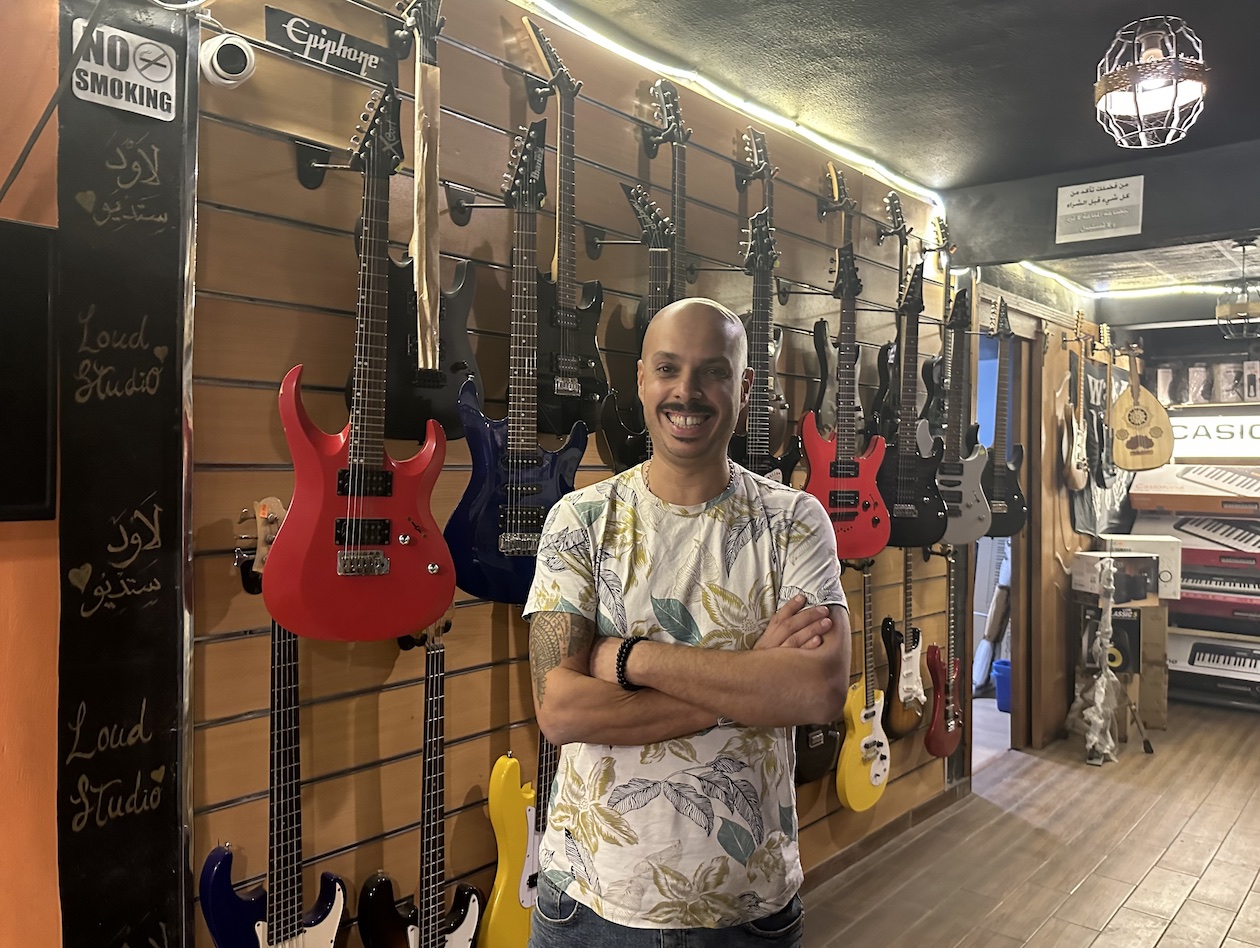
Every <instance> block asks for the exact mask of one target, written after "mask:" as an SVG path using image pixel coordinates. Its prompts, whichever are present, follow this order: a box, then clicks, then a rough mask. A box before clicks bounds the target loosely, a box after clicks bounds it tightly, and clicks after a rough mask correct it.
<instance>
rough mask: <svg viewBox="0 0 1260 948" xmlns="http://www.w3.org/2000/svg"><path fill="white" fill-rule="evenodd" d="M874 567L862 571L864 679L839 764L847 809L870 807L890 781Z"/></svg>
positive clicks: (854, 693)
mask: <svg viewBox="0 0 1260 948" xmlns="http://www.w3.org/2000/svg"><path fill="white" fill-rule="evenodd" d="M871 585H872V584H871V568H870V565H869V564H868V565H867V566H866V568H865V569H863V570H862V648H863V662H864V664H863V666H862V678H861V680H860V681H858V682H856V683H855V684H852V685H850V686H849V695H848V698H846V699H845V702H844V743H843V744H841V745H840V763H839V765H838V766H837V767H836V795H837V796H839V797H840V802H841V803H842V804H844V806H845V807H846V808H847V809H850V810H854V811H861V810H869V809H870V808H871V807H873V806H874V805H875V804H876V803H877V802H878V801H879V798H880V797H881V796H883V795H884V787H885V786H886V785H887V782H888V770H889V767H890V759H889V747H888V736H887V735H886V734H885V733H884V723H883V710H884V693H883V692H882V691H880V690H879V689H877V688H876V687H875V630H874V628H873V624H874V620H873V619H872V618H871V592H872V590H871Z"/></svg>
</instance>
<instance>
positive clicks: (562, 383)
mask: <svg viewBox="0 0 1260 948" xmlns="http://www.w3.org/2000/svg"><path fill="white" fill-rule="evenodd" d="M555 391H556V394H557V395H564V396H568V397H573V398H580V397H581V396H582V383H581V382H579V381H578V380H577V379H575V378H563V377H561V376H559V375H557V376H556V385H555Z"/></svg>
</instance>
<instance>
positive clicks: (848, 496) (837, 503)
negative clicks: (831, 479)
mask: <svg viewBox="0 0 1260 948" xmlns="http://www.w3.org/2000/svg"><path fill="white" fill-rule="evenodd" d="M827 500H828V503H829V504H830V506H832V507H847V508H849V509H856V508H857V505H858V492H857V491H855V490H833V491H831V492H829V493H828V494H827Z"/></svg>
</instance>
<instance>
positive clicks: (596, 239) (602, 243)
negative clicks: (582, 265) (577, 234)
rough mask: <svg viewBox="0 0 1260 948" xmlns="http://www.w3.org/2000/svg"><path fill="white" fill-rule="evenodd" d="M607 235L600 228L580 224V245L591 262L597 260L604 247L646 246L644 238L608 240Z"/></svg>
mask: <svg viewBox="0 0 1260 948" xmlns="http://www.w3.org/2000/svg"><path fill="white" fill-rule="evenodd" d="M607 233H608V231H606V230H604V228H602V227H596V226H595V225H593V224H586V223H583V224H582V243H583V244H584V245H585V247H586V255H587V256H588V257H590V258H591V259H592V260H598V259H599V257H600V254H602V253H603V252H604V248H605V247H631V246H633V247H642V246H645V245H646V244H647V239H646V238H645V237H641V238H639V239H638V240H630V239H624V240H623V239H618V240H608V239H607V237H606V235H607Z"/></svg>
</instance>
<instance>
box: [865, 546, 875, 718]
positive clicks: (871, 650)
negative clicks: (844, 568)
mask: <svg viewBox="0 0 1260 948" xmlns="http://www.w3.org/2000/svg"><path fill="white" fill-rule="evenodd" d="M871 586H872V583H871V566H870V564H869V563H868V564H867V565H866V566H864V567H863V568H862V661H863V662H865V663H866V664H864V665H863V666H862V678H863V679H864V683H865V685H866V699H865V700H866V707H868V708H873V707H874V706H875V620H874V618H873V617H872V615H871Z"/></svg>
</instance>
